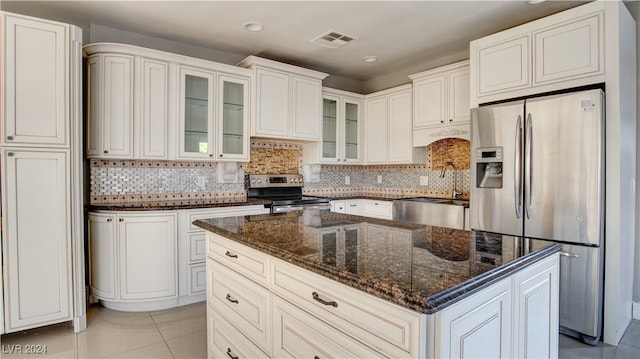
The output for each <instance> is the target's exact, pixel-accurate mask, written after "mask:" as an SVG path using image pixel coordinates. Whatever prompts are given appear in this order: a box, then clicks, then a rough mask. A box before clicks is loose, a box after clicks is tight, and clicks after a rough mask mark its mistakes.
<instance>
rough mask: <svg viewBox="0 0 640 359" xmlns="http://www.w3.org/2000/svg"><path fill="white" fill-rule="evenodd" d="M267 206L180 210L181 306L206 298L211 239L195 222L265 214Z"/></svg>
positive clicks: (179, 266)
mask: <svg viewBox="0 0 640 359" xmlns="http://www.w3.org/2000/svg"><path fill="white" fill-rule="evenodd" d="M265 211H267V212H268V209H265V208H264V206H263V205H251V206H229V207H215V208H201V209H200V208H199V209H185V210H179V211H178V295H179V297H178V305H187V304H191V303H197V302H202V301H204V300H205V299H206V297H205V291H206V268H205V258H206V249H207V238H206V234H205V231H204V230H203V229H202V228H200V227H198V226H195V225H194V224H193V222H194V221H196V220H199V219H205V218H222V217H229V221H233V220H235V218H232V217H235V216H248V215H253V214H263V213H265Z"/></svg>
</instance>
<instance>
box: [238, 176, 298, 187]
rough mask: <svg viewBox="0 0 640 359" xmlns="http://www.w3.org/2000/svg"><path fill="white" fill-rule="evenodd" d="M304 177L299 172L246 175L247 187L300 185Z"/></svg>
mask: <svg viewBox="0 0 640 359" xmlns="http://www.w3.org/2000/svg"><path fill="white" fill-rule="evenodd" d="M303 185H304V179H303V178H302V175H299V174H288V175H280V174H274V175H247V187H248V188H270V187H302V186H303Z"/></svg>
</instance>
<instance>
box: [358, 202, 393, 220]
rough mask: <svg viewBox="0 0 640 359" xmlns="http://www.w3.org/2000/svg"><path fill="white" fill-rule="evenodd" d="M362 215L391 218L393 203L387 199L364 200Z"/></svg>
mask: <svg viewBox="0 0 640 359" xmlns="http://www.w3.org/2000/svg"><path fill="white" fill-rule="evenodd" d="M363 202H364V205H363V208H362V215H363V216H367V217H374V218H382V219H392V218H393V203H392V202H387V201H371V200H364V201H363Z"/></svg>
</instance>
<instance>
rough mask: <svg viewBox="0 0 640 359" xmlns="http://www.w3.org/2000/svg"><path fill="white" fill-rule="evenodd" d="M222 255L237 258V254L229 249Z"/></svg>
mask: <svg viewBox="0 0 640 359" xmlns="http://www.w3.org/2000/svg"><path fill="white" fill-rule="evenodd" d="M224 255H225V256H227V257H231V258H238V255H237V254H233V253H231V252H229V251H227V252H226V253H225V254H224Z"/></svg>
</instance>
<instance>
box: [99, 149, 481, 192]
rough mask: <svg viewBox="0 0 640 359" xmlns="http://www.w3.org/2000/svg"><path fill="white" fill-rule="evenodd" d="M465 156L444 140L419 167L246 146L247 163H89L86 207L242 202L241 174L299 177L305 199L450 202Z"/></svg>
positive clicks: (464, 182)
mask: <svg viewBox="0 0 640 359" xmlns="http://www.w3.org/2000/svg"><path fill="white" fill-rule="evenodd" d="M469 151H470V143H469V141H466V140H461V139H454V138H447V139H444V140H441V141H438V142H435V143H433V144H431V145H429V146H428V147H427V159H426V164H423V165H378V166H362V165H347V166H345V165H304V166H303V164H302V145H300V144H298V143H293V142H281V141H277V142H276V141H266V140H252V141H251V154H250V155H251V157H250V158H251V162H249V163H228V162H195V161H193V162H191V161H189V162H185V161H140V160H91V161H90V194H91V197H90V198H91V204H103V203H112V202H139V201H150V200H158V199H166V198H167V197H168V195H170V196H171V197H173V198H176V197H177V198H181V197H183V196H188V197H190V198H213V197H234V198H235V197H243V196H245V188H244V175H245V174H254V173H255V174H265V173H277V174H284V173H303V172H304V173H305V187H304V191H305V193H307V194H310V195H327V196H330V195H350V194H353V195H371V196H385V195H415V196H431V197H451V195H452V193H451V191H452V190H453V186H454V179H455V186H456V189H457V191H458V192H463V196H462V197H463V198H468V196H469V181H470V179H469V153H470V152H469ZM447 162H452V163H453V164H454V166H455V170H454V169H452V168H451V167H449V168H448V169H447V171H446V172H445V175H444V178H443V177H441V176H440V174H441V170H442V166H443V165H444V164H445V163H447ZM310 174H311V175H310ZM347 176H348V177H349V180H350V181H349V182H350V184H348V185H347V184H345V177H347ZM378 176H380V179H381V183H378ZM421 176H425V177H427V178H428V185H427V186H422V185H420V177H421Z"/></svg>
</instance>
